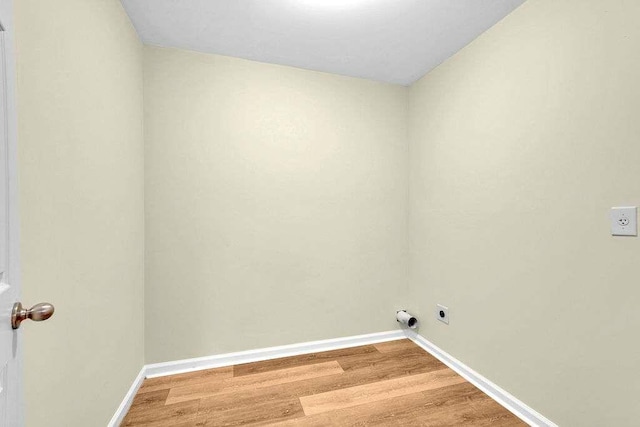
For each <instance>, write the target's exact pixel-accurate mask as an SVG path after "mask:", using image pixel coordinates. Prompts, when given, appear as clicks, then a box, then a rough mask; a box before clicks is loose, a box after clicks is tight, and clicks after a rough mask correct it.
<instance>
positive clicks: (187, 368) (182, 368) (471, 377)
mask: <svg viewBox="0 0 640 427" xmlns="http://www.w3.org/2000/svg"><path fill="white" fill-rule="evenodd" d="M403 338H409V339H411V340H412V341H413V342H415V343H416V344H417V345H419V346H420V347H422V348H423V349H424V350H425V351H427V352H428V353H430V354H431V355H433V356H434V357H435V358H437V359H438V360H440V361H441V362H442V363H444V364H445V365H447V366H448V367H450V368H451V369H453V370H454V371H456V372H457V373H458V374H460V376H462V377H463V378H465V379H466V380H467V381H469V382H470V383H471V384H473V385H474V386H476V387H478V388H479V389H480V390H482V391H483V392H484V393H486V394H487V395H488V396H489V397H491V398H492V399H493V400H495V401H496V402H498V403H499V404H500V405H502V406H504V407H505V408H506V409H508V410H509V411H510V412H512V413H513V414H514V415H516V416H517V417H518V418H520V419H521V420H522V421H524V422H526V423H527V424H529V425H531V426H535V427H558V426H557V425H556V424H555V423H553V422H551V421H550V420H548V419H547V418H545V417H544V416H542V415H541V414H539V413H538V412H536V411H535V410H533V409H532V408H530V407H529V406H527V405H526V404H524V403H523V402H522V401H520V400H518V399H517V398H515V397H514V396H512V395H511V394H509V393H508V392H507V391H505V390H504V389H502V388H500V387H499V386H497V385H496V384H494V383H492V382H491V381H489V380H488V379H486V378H485V377H483V376H482V375H480V374H479V373H477V372H476V371H474V370H473V369H471V368H470V367H468V366H466V365H465V364H464V363H462V362H460V361H459V360H457V359H455V358H454V357H453V356H451V355H450V354H448V353H447V352H445V351H444V350H442V349H441V348H439V347H438V346H436V345H435V344H433V343H432V342H430V341H429V340H427V339H426V338H424V337H423V336H421V335H418V334H417V333H415V332H414V331H412V330H408V329H405V330H398V331H388V332H379V333H375V334H367V335H357V336H352V337H345V338H337V339H330V340H322V341H311V342H306V343H300V344H291V345H283V346H278V347H268V348H263V349H257V350H248V351H240V352H236V353H226V354H219V355H215V356H207V357H198V358H195V359H184V360H176V361H173V362H164V363H154V364H150V365H144V366H143V367H142V369H141V370H140V373H139V374H138V376H137V377H136V379H135V381H134V382H133V384H132V385H131V388H130V389H129V392H128V393H127V395H126V396H125V398H124V400H123V401H122V403H121V404H120V406H119V407H118V410H117V411H116V413H115V414H114V416H113V418H112V419H111V421H110V422H109V427H118V426H119V425H120V423H121V422H122V421H123V419H124V417H125V415H126V414H127V411H128V410H129V408H130V407H131V403H132V402H133V398H134V397H135V395H136V392H137V391H138V389H139V388H140V386H141V385H142V382H143V381H144V379H145V378H154V377H161V376H165V375H174V374H180V373H185V372H193V371H199V370H203V369H212V368H220V367H223V366H232V365H239V364H242V363H252V362H259V361H262V360H271V359H279V358H282V357H289V356H298V355H302V354H309V353H318V352H322V351H330V350H338V349H341V348H348V347H357V346H361V345H368V344H375V343H381V342H386V341H394V340H399V339H403Z"/></svg>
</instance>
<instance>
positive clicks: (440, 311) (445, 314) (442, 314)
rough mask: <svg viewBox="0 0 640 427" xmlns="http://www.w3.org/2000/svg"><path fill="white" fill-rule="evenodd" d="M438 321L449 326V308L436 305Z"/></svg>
mask: <svg viewBox="0 0 640 427" xmlns="http://www.w3.org/2000/svg"><path fill="white" fill-rule="evenodd" d="M436 319H438V320H439V321H441V322H442V323H446V324H447V325H448V324H449V307H445V306H444V305H441V304H438V305H436Z"/></svg>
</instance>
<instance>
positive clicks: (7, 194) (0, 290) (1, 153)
mask: <svg viewBox="0 0 640 427" xmlns="http://www.w3.org/2000/svg"><path fill="white" fill-rule="evenodd" d="M0 26H1V28H0V427H16V426H22V425H24V418H23V398H22V373H21V357H20V354H21V347H22V346H21V343H20V340H21V336H22V334H21V333H20V332H19V330H14V329H13V327H12V325H11V319H12V310H13V307H14V304H15V303H16V302H17V301H18V298H19V297H20V286H19V285H20V282H19V268H18V267H19V262H18V257H17V255H18V233H17V231H18V221H17V218H18V216H17V203H16V193H17V185H16V179H15V177H16V175H17V173H16V164H17V161H16V125H17V120H16V102H15V81H16V79H15V59H14V34H13V8H12V1H11V0H0ZM22 314H26V312H22Z"/></svg>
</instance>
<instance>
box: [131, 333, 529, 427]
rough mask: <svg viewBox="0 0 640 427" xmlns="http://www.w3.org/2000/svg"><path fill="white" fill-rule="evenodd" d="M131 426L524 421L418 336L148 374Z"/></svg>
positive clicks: (498, 423) (504, 423) (133, 408)
mask: <svg viewBox="0 0 640 427" xmlns="http://www.w3.org/2000/svg"><path fill="white" fill-rule="evenodd" d="M122 425H123V426H145V427H169V426H170V427H203V426H206V427H211V426H258V425H262V426H276V425H279V426H524V425H526V424H524V423H523V422H521V421H520V420H519V419H518V418H516V417H515V416H514V415H513V414H511V413H510V412H509V411H507V410H506V409H504V408H503V407H502V406H500V405H498V404H497V403H496V402H495V401H493V400H492V399H491V398H489V397H488V396H487V395H485V394H484V393H482V392H481V391H480V390H478V389H477V388H475V387H474V386H473V385H471V384H470V383H468V382H467V381H465V380H464V378H462V377H460V376H459V375H457V374H456V373H455V372H453V371H452V370H450V369H449V368H447V367H446V366H445V365H444V364H442V363H441V362H440V361H438V360H437V359H435V358H434V357H433V356H431V355H430V354H428V353H426V352H425V351H424V350H422V349H421V348H420V347H418V346H417V345H415V344H414V343H413V342H411V341H410V340H398V341H391V342H388V343H381V344H375V345H367V346H362V347H353V348H347V349H343V350H334V351H327V352H323V353H314V354H307V355H303V356H294V357H287V358H283V359H275V360H268V361H265V362H257V363H248V364H245V365H236V366H230V367H225V368H217V369H209V370H205V371H197V372H190V373H187V374H180V375H172V376H167V377H159V378H148V379H145V381H144V383H143V384H142V387H140V390H139V391H138V393H137V394H136V396H135V399H134V401H133V404H132V405H131V409H130V410H129V413H128V414H127V416H126V418H125V420H124V422H123V423H122Z"/></svg>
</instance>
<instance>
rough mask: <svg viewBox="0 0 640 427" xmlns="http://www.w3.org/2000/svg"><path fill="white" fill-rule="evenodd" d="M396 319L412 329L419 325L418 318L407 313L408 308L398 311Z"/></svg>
mask: <svg viewBox="0 0 640 427" xmlns="http://www.w3.org/2000/svg"><path fill="white" fill-rule="evenodd" d="M396 320H397V321H398V322H399V323H401V324H403V325H406V326H408V327H409V328H411V329H415V328H417V327H418V319H416V318H415V317H413V316H412V315H411V314H409V313H407V310H400V311H398V312H397V313H396Z"/></svg>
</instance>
